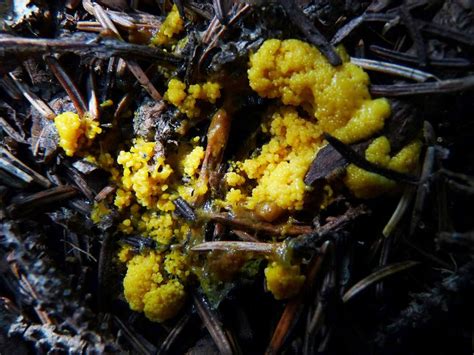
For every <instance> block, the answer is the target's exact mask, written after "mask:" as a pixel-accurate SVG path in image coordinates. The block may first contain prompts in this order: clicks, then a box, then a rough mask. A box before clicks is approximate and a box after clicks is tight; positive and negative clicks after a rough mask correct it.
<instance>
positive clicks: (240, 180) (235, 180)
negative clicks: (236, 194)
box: [225, 171, 245, 186]
mask: <svg viewBox="0 0 474 355" xmlns="http://www.w3.org/2000/svg"><path fill="white" fill-rule="evenodd" d="M225 181H226V183H227V185H228V186H240V185H242V184H244V183H245V178H244V177H243V176H242V175H239V174H237V173H236V172H233V171H230V172H228V173H227V174H226V175H225Z"/></svg>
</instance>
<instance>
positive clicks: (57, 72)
mask: <svg viewBox="0 0 474 355" xmlns="http://www.w3.org/2000/svg"><path fill="white" fill-rule="evenodd" d="M45 60H46V63H47V64H48V66H49V69H51V71H52V72H53V74H54V76H55V77H56V79H58V81H59V83H60V84H61V86H62V87H63V89H64V90H65V91H66V92H67V94H68V96H69V97H70V98H71V101H72V104H73V105H74V107H75V108H76V110H77V114H78V115H79V116H80V117H82V116H84V114H85V113H86V112H87V105H86V102H85V100H84V98H83V97H82V94H81V93H80V92H79V89H78V88H77V86H76V84H74V82H73V81H72V79H71V77H70V76H69V75H68V74H67V73H66V71H65V70H64V69H63V68H62V67H61V65H60V64H59V62H58V60H57V59H56V58H54V57H51V56H48V57H46V59H45Z"/></svg>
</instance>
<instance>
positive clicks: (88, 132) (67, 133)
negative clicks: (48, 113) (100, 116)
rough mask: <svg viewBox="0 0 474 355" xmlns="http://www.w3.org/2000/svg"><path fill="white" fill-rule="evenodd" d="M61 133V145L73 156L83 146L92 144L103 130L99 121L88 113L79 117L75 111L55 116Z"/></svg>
mask: <svg viewBox="0 0 474 355" xmlns="http://www.w3.org/2000/svg"><path fill="white" fill-rule="evenodd" d="M54 125H55V126H56V129H57V131H58V134H59V146H60V147H61V148H63V149H64V152H65V153H66V155H68V156H70V157H72V156H73V155H74V153H76V151H78V150H79V149H80V148H82V147H86V146H88V145H90V143H91V142H92V140H93V139H94V138H95V136H96V135H97V134H99V133H101V132H102V128H100V127H99V122H97V121H95V120H94V119H92V117H91V116H90V115H88V114H85V115H84V117H82V118H81V117H79V115H78V114H77V113H74V112H64V113H61V114H59V115H57V116H56V117H55V118H54Z"/></svg>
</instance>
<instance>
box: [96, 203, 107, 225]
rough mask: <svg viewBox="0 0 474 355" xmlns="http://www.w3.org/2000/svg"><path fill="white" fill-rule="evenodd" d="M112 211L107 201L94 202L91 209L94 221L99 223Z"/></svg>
mask: <svg viewBox="0 0 474 355" xmlns="http://www.w3.org/2000/svg"><path fill="white" fill-rule="evenodd" d="M109 213H110V208H109V207H108V206H107V204H106V203H105V201H100V202H94V205H93V206H92V211H91V219H92V222H94V223H99V222H100V221H101V220H102V218H104V217H105V216H107V215H108V214H109Z"/></svg>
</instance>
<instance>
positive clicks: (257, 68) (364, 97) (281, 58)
mask: <svg viewBox="0 0 474 355" xmlns="http://www.w3.org/2000/svg"><path fill="white" fill-rule="evenodd" d="M338 52H339V54H340V55H341V57H342V58H343V61H344V63H343V64H342V65H341V66H339V67H333V66H331V65H330V64H329V63H328V62H327V60H326V59H325V57H324V56H323V55H322V54H321V53H320V52H319V51H318V50H317V49H316V48H315V47H313V46H311V45H309V44H308V43H305V42H302V41H299V40H295V39H290V40H284V41H281V40H277V39H270V40H267V41H265V42H264V43H263V45H262V46H261V47H260V49H259V50H258V51H257V52H256V53H254V54H253V55H252V56H251V57H250V68H249V70H248V78H249V83H250V86H251V88H252V89H253V90H255V91H256V92H257V93H258V94H259V95H260V96H262V97H267V98H278V99H281V101H282V103H283V104H284V105H286V106H283V107H281V108H279V109H278V110H277V111H276V112H275V113H274V114H273V115H272V116H271V118H270V120H269V122H265V123H264V124H263V125H262V132H263V133H265V134H267V135H268V137H269V141H268V143H266V144H264V145H263V146H262V147H261V148H260V149H259V150H258V153H257V154H256V155H255V156H253V157H252V158H250V159H246V160H244V161H243V162H238V163H237V164H234V165H233V166H232V168H231V169H230V170H229V172H228V173H227V176H226V182H227V185H228V186H229V187H231V189H230V191H229V192H228V193H227V196H226V199H225V201H226V203H227V204H228V206H230V207H232V208H236V207H237V206H240V207H242V206H243V207H245V208H247V209H250V210H257V212H258V211H259V210H261V208H262V206H266V207H265V208H268V206H270V207H271V208H272V209H273V210H275V209H276V208H280V209H283V210H286V211H293V210H301V209H302V208H303V205H304V200H305V193H306V192H307V191H308V190H309V187H308V186H305V184H304V182H303V179H304V176H305V174H306V172H307V171H308V168H309V166H310V164H311V162H312V161H313V159H314V158H315V156H316V154H317V152H318V150H319V149H320V148H321V147H322V146H324V144H325V142H323V140H322V138H321V136H322V133H323V132H328V133H331V134H332V135H334V136H335V137H337V138H339V139H340V140H342V141H343V142H345V143H348V144H350V143H354V142H357V141H360V140H364V139H367V138H369V137H372V136H373V135H374V134H376V133H377V132H379V131H380V130H381V129H382V128H383V126H384V121H385V119H386V118H387V117H388V116H389V115H390V105H389V102H388V101H387V100H386V99H383V98H382V99H375V100H373V99H371V97H370V94H369V91H368V85H369V78H368V75H367V74H366V73H365V72H364V71H363V70H362V69H361V68H359V67H357V66H355V65H353V64H351V63H349V62H348V56H347V54H346V53H345V52H344V50H343V49H342V48H338ZM293 106H300V107H302V108H303V109H304V110H305V111H306V112H307V113H308V116H307V117H302V116H301V115H300V114H298V112H297V111H296V109H295V108H293ZM373 149H375V150H376V149H378V148H377V147H376V148H373ZM407 154H408V155H409V157H407V158H406V160H410V161H413V162H416V160H417V157H418V152H417V151H415V150H413V149H411V150H410V153H407ZM410 154H411V155H410ZM235 165H236V166H237V169H235V167H234V166H235ZM410 168H413V166H412V165H410ZM348 172H349V176H348V178H347V179H346V180H345V181H346V183H347V186H348V187H349V188H350V189H351V190H352V191H353V192H354V193H355V194H356V195H357V196H359V197H370V196H372V188H374V187H375V189H376V190H377V191H378V192H379V193H380V192H383V191H386V190H387V188H388V185H387V184H385V185H384V184H378V185H377V186H375V184H374V183H372V182H370V181H369V179H365V180H364V179H362V178H358V179H355V178H353V177H351V176H352V175H354V174H355V173H356V172H354V167H350V168H349V171H348ZM358 173H359V175H360V174H361V173H360V171H359V172H358ZM356 180H357V182H356ZM246 181H247V182H249V183H250V184H254V185H250V186H254V187H252V189H251V192H250V193H247V192H246V191H248V186H249V185H245V182H246ZM326 202H327V201H326Z"/></svg>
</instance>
